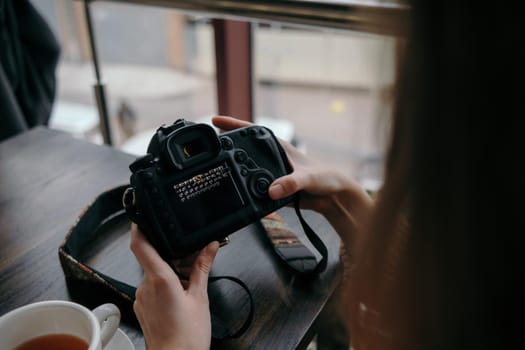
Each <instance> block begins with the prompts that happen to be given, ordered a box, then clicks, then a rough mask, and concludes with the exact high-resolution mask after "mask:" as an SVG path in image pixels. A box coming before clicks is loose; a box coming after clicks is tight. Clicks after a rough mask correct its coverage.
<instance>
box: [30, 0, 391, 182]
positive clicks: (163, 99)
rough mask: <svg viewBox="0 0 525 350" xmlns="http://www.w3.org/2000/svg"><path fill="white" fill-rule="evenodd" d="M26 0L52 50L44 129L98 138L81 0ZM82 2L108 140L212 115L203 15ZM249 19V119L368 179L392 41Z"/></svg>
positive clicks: (137, 145)
mask: <svg viewBox="0 0 525 350" xmlns="http://www.w3.org/2000/svg"><path fill="white" fill-rule="evenodd" d="M33 4H34V5H35V6H36V7H37V8H38V9H39V10H40V12H41V13H42V14H43V15H44V17H45V18H46V19H47V21H48V23H49V24H50V26H51V28H52V29H53V31H54V33H55V34H56V37H57V38H58V39H59V41H60V44H61V47H62V52H61V60H60V64H59V68H58V71H57V78H58V93H57V98H56V100H55V105H54V108H53V112H52V117H51V121H50V127H52V128H55V129H60V130H64V131H66V132H70V133H72V134H73V135H75V136H76V137H79V138H83V139H86V140H88V141H90V142H95V143H102V142H103V141H102V140H103V139H102V136H101V134H100V131H99V128H98V123H99V118H98V110H97V105H96V102H95V98H94V95H93V84H94V83H95V73H94V68H93V62H92V58H91V53H90V47H89V37H88V31H87V28H86V18H85V12H84V7H83V6H84V5H83V2H77V1H71V0H33ZM90 8H91V17H92V23H93V30H94V34H95V38H96V47H97V51H98V57H99V60H100V68H101V76H102V81H103V82H104V83H105V84H106V94H107V96H106V97H107V102H108V114H109V121H110V126H111V136H112V139H113V144H114V146H115V147H117V148H119V149H122V150H123V151H125V152H129V153H132V154H137V155H138V154H143V153H145V150H146V146H147V143H148V142H149V139H150V138H151V136H152V134H153V132H154V130H155V129H156V128H157V127H159V126H160V125H161V124H171V123H172V122H173V121H174V120H175V119H177V118H179V117H184V118H186V119H188V120H192V121H204V122H206V121H209V119H210V118H211V116H214V115H217V114H218V111H219V109H218V101H217V95H218V91H217V82H216V81H217V74H216V61H215V59H216V56H215V46H214V45H215V42H214V40H215V39H214V28H213V25H212V20H213V19H212V17H207V16H203V15H201V14H196V13H190V12H182V11H178V10H173V9H167V8H162V7H154V6H144V5H135V4H122V3H113V2H98V1H97V2H93V3H92V4H91V5H90ZM250 27H251V50H252V64H253V66H252V72H253V73H252V84H253V85H252V87H253V95H252V100H253V116H252V119H253V120H254V121H255V122H257V123H260V124H264V125H267V126H269V127H270V128H272V129H273V130H274V131H275V132H276V133H277V134H278V135H279V136H281V137H282V138H284V139H287V140H288V141H291V142H293V143H294V144H296V145H297V146H298V147H299V148H301V149H303V150H304V151H306V152H307V153H308V154H310V155H311V156H312V157H314V158H316V159H318V160H319V161H321V162H323V163H326V164H328V165H330V166H334V167H337V168H339V169H341V170H342V171H344V172H346V173H347V174H350V175H352V176H354V177H355V178H356V179H357V180H358V181H360V182H361V183H363V184H364V185H365V186H366V187H368V188H371V189H375V188H377V186H378V185H379V184H380V181H381V177H382V163H383V157H384V152H385V146H386V141H387V136H388V129H389V120H390V113H391V94H392V85H393V82H394V71H395V57H396V45H397V43H396V38H395V37H393V36H387V35H379V34H369V33H364V32H357V31H348V30H339V29H327V28H313V27H305V26H298V25H297V26H296V25H293V24H289V23H288V24H283V23H276V22H264V21H259V20H258V21H251V22H250ZM233 69H235V67H233ZM239 93H242V91H239ZM234 97H235V94H234ZM234 116H235V117H241V118H242V117H243V116H237V115H234Z"/></svg>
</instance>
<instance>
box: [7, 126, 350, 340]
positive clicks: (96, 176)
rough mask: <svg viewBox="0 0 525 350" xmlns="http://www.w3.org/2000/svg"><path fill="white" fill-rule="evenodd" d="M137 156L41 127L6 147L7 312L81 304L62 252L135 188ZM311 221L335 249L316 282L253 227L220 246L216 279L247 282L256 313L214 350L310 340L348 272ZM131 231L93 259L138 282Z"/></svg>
mask: <svg viewBox="0 0 525 350" xmlns="http://www.w3.org/2000/svg"><path fill="white" fill-rule="evenodd" d="M133 159H134V157H133V156H131V155H129V154H125V153H122V152H120V151H118V150H116V149H113V148H110V147H106V146H98V145H94V144H90V143H87V142H85V141H81V140H78V139H75V138H73V137H72V136H70V135H68V134H65V133H62V132H57V131H52V130H48V129H46V128H43V127H37V128H35V129H32V130H30V131H28V132H25V133H23V134H21V135H18V136H16V137H14V138H11V139H8V140H6V141H4V142H3V143H0V315H3V314H4V313H6V312H8V311H10V310H12V309H14V308H16V307H19V306H22V305H24V304H28V303H31V302H35V301H41V300H49V299H61V300H76V299H75V297H74V296H72V295H71V294H70V293H69V292H68V288H67V285H66V281H65V278H64V274H63V271H62V269H61V266H60V263H59V259H58V247H59V245H60V243H61V242H62V240H63V239H64V237H65V235H66V233H67V231H68V229H69V228H70V227H71V226H72V225H73V223H74V222H75V219H76V218H77V216H78V214H79V213H80V211H81V210H82V209H83V208H84V207H85V206H86V205H87V204H88V203H89V202H91V201H92V200H93V199H94V198H95V197H96V196H97V195H98V194H100V193H101V192H102V191H104V190H107V189H110V188H113V187H115V186H117V185H120V184H125V183H126V182H127V181H128V178H129V170H128V165H129V164H130V163H131V162H132V160H133ZM280 212H281V214H282V215H283V216H284V217H285V218H286V219H287V220H292V219H294V218H295V214H294V213H293V211H292V210H291V209H289V208H283V209H281V210H280ZM304 214H305V218H306V219H307V220H308V222H309V223H310V225H311V226H312V228H314V230H315V231H316V232H318V233H319V234H320V236H321V237H322V239H323V240H324V241H325V243H326V245H327V247H328V249H329V251H330V258H329V263H328V267H327V270H326V271H325V272H324V273H322V274H321V275H319V276H317V277H315V278H313V279H308V280H307V279H303V278H300V277H298V276H296V275H294V274H293V273H291V272H290V271H289V270H288V269H286V267H285V266H284V265H283V264H282V262H281V261H280V260H278V259H277V258H276V256H275V254H274V253H273V251H272V248H271V246H270V245H269V243H268V241H267V238H266V237H265V236H264V235H263V234H261V233H260V232H259V231H258V230H257V229H256V227H255V226H254V225H251V226H248V227H246V228H244V229H242V230H240V231H239V232H236V233H235V234H233V235H232V236H231V237H230V238H231V243H230V244H229V245H227V246H225V247H223V248H221V249H220V251H219V254H218V256H217V259H216V262H215V264H214V266H213V269H212V274H213V275H231V276H235V277H238V278H240V279H242V280H243V281H244V282H245V283H246V284H247V285H248V287H249V288H250V290H251V292H252V294H253V297H254V303H255V316H254V320H253V322H252V324H251V326H250V328H249V329H248V331H247V332H246V333H245V334H244V335H243V336H242V337H240V338H239V339H235V340H226V341H221V342H218V343H217V344H215V345H214V348H217V349H255V348H260V349H294V348H305V347H306V346H307V344H308V343H309V342H310V340H311V339H312V337H313V332H312V328H311V327H312V324H313V322H314V321H315V319H316V317H317V316H318V314H319V313H320V311H321V310H322V308H323V306H324V305H325V303H326V301H327V299H328V298H329V297H330V295H331V294H332V292H333V291H334V289H335V287H336V286H337V284H338V281H339V279H340V276H341V268H340V265H339V258H338V250H339V239H338V237H337V235H336V234H335V232H334V231H333V229H332V228H331V226H330V225H329V224H328V223H327V222H326V220H325V219H324V218H323V217H322V216H321V215H319V214H317V213H314V212H311V211H305V213H304ZM290 222H291V221H290ZM291 225H292V227H295V226H296V225H297V223H296V222H291ZM128 229H129V223H128V222H126V223H124V224H123V225H121V227H120V228H117V229H115V233H113V234H112V235H111V237H110V238H108V240H107V242H103V243H102V244H99V246H98V248H96V252H95V253H92V254H91V256H89V257H88V258H89V259H88V260H89V261H88V262H89V264H90V265H92V266H94V267H95V268H98V269H99V270H101V271H102V272H104V273H106V274H108V275H110V276H112V277H115V278H116V279H119V280H122V281H124V282H127V283H130V284H132V285H137V284H138V283H139V281H140V279H141V269H140V266H139V265H138V264H137V262H136V261H135V259H134V257H133V255H132V254H131V252H130V250H129V235H128V234H127V233H128ZM221 284H222V285H221ZM211 288H212V287H210V297H211V298H217V299H220V300H222V301H223V303H224V304H225V305H230V304H231V305H234V304H235V302H234V301H233V299H235V298H237V297H238V295H240V294H239V293H240V292H239V291H237V292H235V288H236V287H235V285H232V284H230V285H228V284H227V283H226V282H224V283H222V282H218V283H217V285H216V286H214V287H213V288H214V291H212V290H211ZM237 289H239V288H237ZM232 291H233V292H232ZM220 300H217V302H220ZM212 301H214V300H212ZM239 303H243V302H242V301H241V300H237V304H239ZM233 316H234V317H235V315H233ZM121 328H122V330H123V331H124V332H126V334H127V335H128V336H129V337H130V339H131V340H132V341H133V342H134V344H135V347H136V349H143V348H144V341H143V338H142V333H141V331H140V328H138V327H137V326H136V325H134V324H132V323H127V322H123V324H122V326H121Z"/></svg>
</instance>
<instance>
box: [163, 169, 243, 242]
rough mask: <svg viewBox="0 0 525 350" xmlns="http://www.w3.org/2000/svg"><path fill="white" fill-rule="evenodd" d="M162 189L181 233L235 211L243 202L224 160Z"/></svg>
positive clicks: (194, 229)
mask: <svg viewBox="0 0 525 350" xmlns="http://www.w3.org/2000/svg"><path fill="white" fill-rule="evenodd" d="M166 190H167V191H166V193H168V194H169V198H170V200H171V201H172V207H173V209H174V211H175V216H176V218H177V221H178V224H179V226H180V228H181V229H182V231H183V232H182V234H185V235H188V234H191V233H192V232H195V231H197V230H199V229H200V228H202V227H205V226H207V225H209V224H211V223H213V222H215V221H218V220H219V219H221V218H224V217H226V216H228V215H230V214H231V213H235V212H236V211H238V210H240V209H241V208H242V207H244V205H245V204H244V201H243V199H242V197H241V195H240V193H239V190H238V188H237V186H236V185H235V182H234V181H233V178H232V174H231V171H230V169H229V167H228V165H227V164H226V163H223V164H219V165H217V166H214V167H211V168H209V169H206V170H204V171H202V172H199V173H197V174H193V175H192V176H190V177H188V178H184V179H181V180H179V181H177V182H172V183H170V184H169V185H168V188H167V189H166Z"/></svg>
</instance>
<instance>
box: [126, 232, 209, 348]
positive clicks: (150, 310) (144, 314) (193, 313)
mask: <svg viewBox="0 0 525 350" xmlns="http://www.w3.org/2000/svg"><path fill="white" fill-rule="evenodd" d="M218 248H219V243H218V242H212V243H210V244H208V246H206V247H205V248H204V249H203V250H201V251H200V253H199V254H198V255H197V257H196V258H195V261H194V263H193V266H192V268H191V272H190V276H189V281H188V282H187V284H185V285H184V286H183V284H182V283H181V281H180V280H179V278H178V277H177V275H176V274H175V273H174V272H173V270H172V268H171V267H170V266H169V265H168V264H167V263H166V262H165V261H164V260H163V259H162V258H161V257H160V256H159V255H158V253H157V251H156V250H155V249H154V248H153V246H151V244H150V243H149V242H148V241H147V240H146V238H145V237H144V236H143V235H142V233H141V232H140V231H139V229H138V227H137V226H136V225H135V224H132V225H131V250H132V251H133V253H134V254H135V256H136V257H137V260H138V262H139V263H140V265H141V266H142V268H143V269H144V279H143V281H142V283H141V284H140V286H139V287H138V289H137V292H136V300H135V303H134V304H133V309H134V310H135V314H136V315H137V318H138V320H139V323H140V326H141V328H142V331H143V333H144V338H145V341H146V347H147V348H148V350H162V349H203V350H204V349H206V350H207V349H209V348H210V342H211V320H210V310H209V303H208V292H207V286H208V275H209V272H210V270H211V266H212V264H213V260H214V258H215V256H216V254H217V250H218Z"/></svg>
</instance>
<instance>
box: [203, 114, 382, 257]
mask: <svg viewBox="0 0 525 350" xmlns="http://www.w3.org/2000/svg"><path fill="white" fill-rule="evenodd" d="M212 122H213V124H214V125H215V126H216V127H218V128H219V129H222V130H226V131H229V130H234V129H237V128H240V127H245V126H249V125H251V123H249V122H246V121H242V120H238V119H234V118H231V117H224V116H218V117H214V118H213V119H212ZM279 141H280V143H281V145H282V146H283V148H284V150H285V151H286V153H287V155H288V159H289V161H290V163H291V165H292V168H293V172H292V173H291V174H288V175H285V176H282V177H280V178H278V179H276V180H275V181H274V182H273V183H272V184H271V185H270V188H269V189H268V192H269V195H270V197H271V198H272V199H280V198H284V197H287V196H290V195H292V194H294V193H296V192H299V191H302V194H301V206H302V207H303V208H306V209H312V210H315V211H317V212H320V213H321V214H323V215H324V216H325V217H326V218H327V219H328V220H329V221H330V223H331V224H332V226H333V227H334V228H335V230H336V231H337V232H338V233H339V235H340V236H341V238H342V240H343V242H344V243H345V245H346V246H347V249H350V247H354V246H355V245H356V238H357V237H356V236H355V232H357V230H358V227H359V226H361V225H363V224H364V223H365V221H366V220H367V219H368V216H369V214H370V212H371V208H372V205H373V201H372V199H371V198H370V196H369V195H368V194H367V193H366V191H365V190H364V189H363V188H362V187H361V186H360V185H359V184H357V183H356V182H355V181H353V180H352V179H350V178H349V177H348V176H346V175H344V174H342V173H341V172H339V171H338V170H335V169H331V168H328V167H326V166H324V165H321V164H319V163H318V162H316V161H314V160H313V159H312V158H310V157H308V156H306V155H305V154H304V153H302V152H300V151H299V150H297V149H296V148H295V147H293V146H292V145H291V144H289V143H288V142H285V141H283V140H279ZM352 250H353V249H352ZM352 253H354V254H355V252H352Z"/></svg>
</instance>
